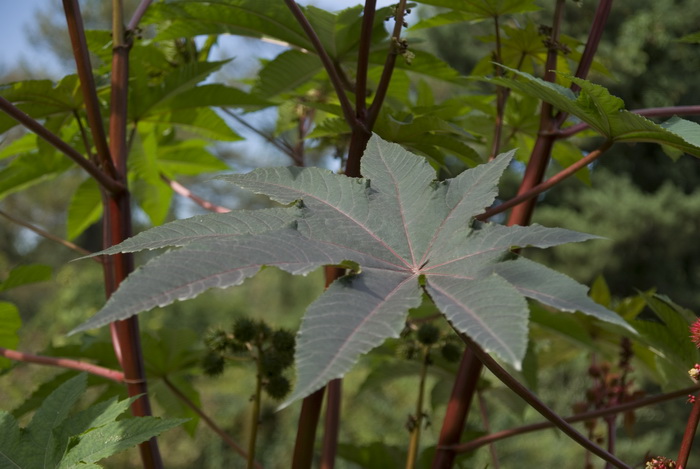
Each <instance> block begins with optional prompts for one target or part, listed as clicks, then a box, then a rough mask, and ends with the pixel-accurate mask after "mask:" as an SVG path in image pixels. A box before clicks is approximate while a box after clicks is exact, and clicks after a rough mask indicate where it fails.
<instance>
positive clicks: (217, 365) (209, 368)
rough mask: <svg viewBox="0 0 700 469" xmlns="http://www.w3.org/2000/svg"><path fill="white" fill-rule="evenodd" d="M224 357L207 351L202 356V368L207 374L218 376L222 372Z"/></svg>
mask: <svg viewBox="0 0 700 469" xmlns="http://www.w3.org/2000/svg"><path fill="white" fill-rule="evenodd" d="M224 365H225V361H224V357H223V356H221V354H220V353H217V352H209V353H207V354H206V355H204V358H202V370H203V371H204V374H206V375H208V376H218V375H220V374H221V373H223V372H224Z"/></svg>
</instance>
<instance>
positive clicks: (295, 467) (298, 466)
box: [292, 387, 326, 469]
mask: <svg viewBox="0 0 700 469" xmlns="http://www.w3.org/2000/svg"><path fill="white" fill-rule="evenodd" d="M325 392H326V388H325V387H323V388H321V389H319V390H318V391H316V392H314V393H313V394H310V395H308V396H306V397H305V398H304V400H303V401H302V403H301V412H300V413H299V424H298V425H297V438H296V443H295V445H294V455H293V456H292V469H311V466H312V464H313V460H314V442H315V440H316V428H317V427H318V419H319V417H320V415H321V407H322V405H323V395H324V393H325Z"/></svg>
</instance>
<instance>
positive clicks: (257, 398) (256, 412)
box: [246, 343, 263, 469]
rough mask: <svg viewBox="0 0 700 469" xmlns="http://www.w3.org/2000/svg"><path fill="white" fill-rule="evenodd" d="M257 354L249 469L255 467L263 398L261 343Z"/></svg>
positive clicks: (249, 440) (249, 445)
mask: <svg viewBox="0 0 700 469" xmlns="http://www.w3.org/2000/svg"><path fill="white" fill-rule="evenodd" d="M256 348H257V350H256V352H257V354H256V357H255V365H256V372H257V373H256V375H255V394H253V397H252V398H251V400H252V401H253V408H252V409H250V428H249V433H250V436H249V438H248V462H247V465H246V467H247V469H255V443H256V442H257V439H258V428H260V408H261V407H260V402H261V399H262V387H263V369H262V368H263V365H262V357H263V350H262V345H261V344H260V343H258V344H257V347H256Z"/></svg>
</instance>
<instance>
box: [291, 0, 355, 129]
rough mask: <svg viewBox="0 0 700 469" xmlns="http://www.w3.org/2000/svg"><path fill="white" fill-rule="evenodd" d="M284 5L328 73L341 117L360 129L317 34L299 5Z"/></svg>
mask: <svg viewBox="0 0 700 469" xmlns="http://www.w3.org/2000/svg"><path fill="white" fill-rule="evenodd" d="M284 3H286V4H287V7H288V8H289V10H290V11H291V12H292V14H293V15H294V18H296V20H297V22H298V23H299V25H300V26H301V27H302V29H303V30H304V32H305V33H306V36H307V37H308V38H309V40H310V41H311V44H313V46H314V49H316V53H317V54H318V56H319V58H320V59H321V62H322V63H323V67H324V68H325V69H326V73H328V78H330V80H331V84H332V85H333V88H334V89H335V93H336V94H337V95H338V101H339V102H340V107H341V108H342V110H343V115H344V116H345V120H346V121H347V122H348V124H349V125H350V128H355V127H362V124H361V123H360V122H359V121H358V120H357V119H356V118H355V111H354V110H353V108H352V104H350V100H349V99H348V96H347V95H346V94H345V90H344V89H343V82H342V80H341V79H340V76H339V75H338V72H337V70H336V69H335V66H334V65H333V61H332V60H331V58H330V56H329V55H328V52H326V49H324V47H323V44H321V40H320V39H319V37H318V34H316V31H314V28H313V26H311V23H309V20H307V19H306V16H304V12H302V11H301V8H299V5H297V3H296V2H295V1H294V0H284Z"/></svg>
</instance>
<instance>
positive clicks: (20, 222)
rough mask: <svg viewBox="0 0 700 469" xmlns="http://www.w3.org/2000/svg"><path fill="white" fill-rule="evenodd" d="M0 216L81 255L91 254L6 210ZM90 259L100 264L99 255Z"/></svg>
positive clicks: (0, 211)
mask: <svg viewBox="0 0 700 469" xmlns="http://www.w3.org/2000/svg"><path fill="white" fill-rule="evenodd" d="M0 216H2V217H4V218H7V219H8V220H10V221H11V222H12V223H15V224H17V225H19V226H22V227H24V228H26V229H28V230H30V231H32V232H34V233H36V234H38V235H39V236H41V237H43V238H46V239H48V240H51V241H53V242H55V243H58V244H60V245H61V246H64V247H67V248H68V249H71V250H73V251H75V252H77V253H79V254H81V255H83V256H89V255H90V254H92V253H91V252H90V251H88V250H87V249H83V248H81V247H80V246H78V245H77V244H75V243H71V242H70V241H68V240H65V239H62V238H59V237H58V236H55V235H53V234H51V233H49V232H48V231H46V230H42V229H41V228H39V227H38V226H34V225H32V224H31V223H28V222H26V221H24V220H20V219H19V218H17V217H14V216H12V215H10V214H9V213H7V212H4V211H2V210H0ZM90 259H92V260H93V261H95V262H97V263H98V264H101V263H102V260H101V258H100V257H91V258H90Z"/></svg>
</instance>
